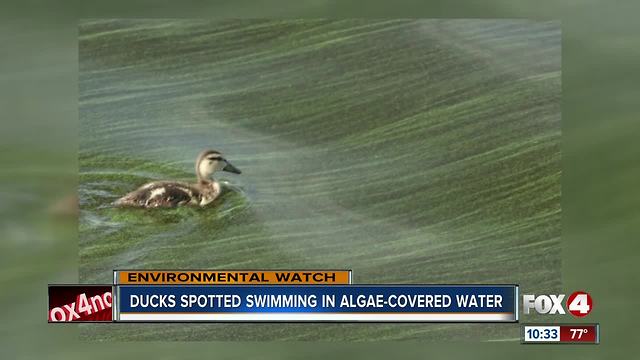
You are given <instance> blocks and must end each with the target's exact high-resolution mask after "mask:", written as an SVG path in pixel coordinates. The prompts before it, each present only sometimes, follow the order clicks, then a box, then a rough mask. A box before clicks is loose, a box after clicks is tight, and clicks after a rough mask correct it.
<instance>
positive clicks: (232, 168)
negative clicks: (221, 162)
mask: <svg viewBox="0 0 640 360" xmlns="http://www.w3.org/2000/svg"><path fill="white" fill-rule="evenodd" d="M222 171H228V172H230V173H234V174H242V171H240V169H238V168H237V167H235V166H233V165H231V163H230V162H228V161H227V165H226V166H225V167H224V169H222Z"/></svg>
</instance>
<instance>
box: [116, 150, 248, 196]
mask: <svg viewBox="0 0 640 360" xmlns="http://www.w3.org/2000/svg"><path fill="white" fill-rule="evenodd" d="M217 171H227V172H230V173H234V174H241V173H242V172H241V171H240V170H239V169H238V168H236V167H235V166H233V165H232V164H231V163H230V162H229V161H228V160H227V159H225V158H224V157H223V156H222V153H220V152H219V151H216V150H204V151H202V152H201V153H200V154H199V155H198V157H197V158H196V180H197V181H196V183H193V184H191V183H185V182H179V181H153V182H150V183H147V184H144V185H142V186H141V187H139V188H138V189H136V190H134V191H132V192H130V193H128V194H126V195H124V196H123V197H121V198H119V199H118V200H116V201H115V202H114V205H116V206H126V207H139V208H171V207H177V206H183V205H191V206H200V207H204V206H206V205H209V204H211V203H212V202H213V201H214V200H215V199H216V198H218V197H219V196H220V193H221V192H222V191H221V190H222V189H221V186H220V183H219V182H218V181H216V180H215V179H214V178H213V174H214V173H215V172H217Z"/></svg>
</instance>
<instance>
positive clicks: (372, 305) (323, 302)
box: [114, 285, 518, 322]
mask: <svg viewBox="0 0 640 360" xmlns="http://www.w3.org/2000/svg"><path fill="white" fill-rule="evenodd" d="M115 298H116V306H115V308H114V319H115V321H139V322H153V321H162V322H168V321H175V322H191V321H207V322H295V321H303V322H323V321H329V322H515V321H518V317H517V309H518V305H517V299H518V287H517V286H516V285H263V286H252V285H238V286H229V285H227V286H197V285H188V286H184V285H182V286H165V285H148V286H143V285H129V286H126V285H120V286H117V287H116V292H115Z"/></svg>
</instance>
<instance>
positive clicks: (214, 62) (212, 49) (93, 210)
mask: <svg viewBox="0 0 640 360" xmlns="http://www.w3.org/2000/svg"><path fill="white" fill-rule="evenodd" d="M79 37H80V47H79V55H80V78H79V82H80V89H79V94H80V99H79V103H80V155H79V156H80V158H79V159H80V179H79V183H80V185H79V193H80V203H81V217H80V240H79V241H80V245H79V252H80V279H81V281H82V282H90V283H104V282H107V283H108V282H111V276H112V275H111V271H112V270H113V269H116V268H139V269H145V268H146V269H158V268H212V269H232V268H233V269H242V268H351V269H353V271H354V281H355V282H358V283H447V282H449V283H519V284H520V285H521V286H522V287H523V288H525V289H527V290H531V291H548V290H551V289H555V288H557V287H559V284H560V254H559V249H560V246H559V244H560V234H561V230H560V219H561V217H560V215H561V210H560V195H561V194H560V174H561V168H560V160H561V153H560V134H561V132H560V94H561V86H560V28H559V26H558V24H557V23H540V22H531V21H522V20H384V21H383V20H380V21H370V20H366V21H365V20H299V21H295V20H287V21H280V20H227V21H193V20H179V21H166V20H95V21H94V20H92V21H84V22H82V23H81V26H80V29H79ZM205 148H214V149H217V150H220V151H222V152H223V153H224V154H225V156H226V157H227V158H228V159H229V160H231V161H232V162H233V163H234V165H236V166H237V167H238V168H240V169H242V170H243V174H242V175H239V176H235V175H231V174H229V175H227V174H221V176H220V179H221V180H222V181H225V183H226V184H227V185H226V192H225V195H224V196H223V198H222V199H221V200H220V201H218V202H216V204H214V206H211V207H208V208H205V209H196V208H179V209H169V210H165V209H162V210H153V211H152V210H140V209H118V208H113V207H112V206H110V203H111V202H112V201H113V200H114V199H116V198H117V197H119V196H121V195H123V194H125V193H126V192H128V191H130V190H133V189H134V188H136V187H137V186H139V185H142V184H143V183H145V182H147V181H150V180H165V179H176V180H185V181H191V180H192V179H193V178H194V174H193V161H194V160H195V157H196V155H197V154H198V153H199V152H200V151H201V150H203V149H205ZM82 335H83V337H85V338H90V339H145V340H159V339H163V340H164V339H177V340H228V339H234V340H236V339H245V340H269V339H300V340H312V339H318V338H320V339H349V340H367V339H368V340H375V339H430V340H441V339H449V338H450V336H453V335H455V336H456V338H457V339H459V338H460V337H462V338H472V339H503V338H515V337H517V336H518V329H517V327H515V326H504V325H500V326H497V325H496V326H491V325H489V326H488V325H442V324H400V325H397V324H385V325H380V324H377V325H371V324H360V325H358V324H319V325H318V324H280V325H278V324H260V325H255V324H234V325H230V324H200V325H178V324H171V325H166V324H156V325H149V324H142V325H127V326H104V325H100V326H85V327H84V328H83V332H82Z"/></svg>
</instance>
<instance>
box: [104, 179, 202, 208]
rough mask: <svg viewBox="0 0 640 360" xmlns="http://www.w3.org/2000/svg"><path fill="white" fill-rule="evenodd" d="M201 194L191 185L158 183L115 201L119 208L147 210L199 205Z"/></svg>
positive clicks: (147, 185) (148, 185)
mask: <svg viewBox="0 0 640 360" xmlns="http://www.w3.org/2000/svg"><path fill="white" fill-rule="evenodd" d="M199 198H200V192H199V191H198V189H197V188H195V187H194V186H192V185H190V184H185V183H180V182H170V181H157V182H152V183H148V184H146V185H143V186H141V187H140V188H138V189H137V190H135V191H132V192H130V193H128V194H127V195H125V196H123V197H122V198H120V199H118V200H116V201H115V203H114V204H115V205H117V206H133V207H145V208H157V207H176V206H179V205H187V204H194V205H195V204H198V199H199Z"/></svg>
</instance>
